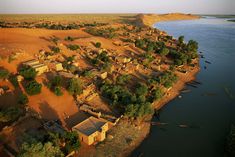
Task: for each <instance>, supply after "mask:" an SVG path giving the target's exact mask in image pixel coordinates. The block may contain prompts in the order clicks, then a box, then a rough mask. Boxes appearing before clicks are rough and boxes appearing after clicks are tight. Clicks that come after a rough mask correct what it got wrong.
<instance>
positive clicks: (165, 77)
mask: <svg viewBox="0 0 235 157" xmlns="http://www.w3.org/2000/svg"><path fill="white" fill-rule="evenodd" d="M177 80H178V77H177V76H176V75H175V74H174V73H173V72H171V71H166V72H164V73H162V74H161V75H160V76H158V77H156V78H153V80H152V83H158V84H159V85H163V86H164V87H166V88H170V87H172V86H173V84H174V83H175V82H176V81H177Z"/></svg>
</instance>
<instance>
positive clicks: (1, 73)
mask: <svg viewBox="0 0 235 157" xmlns="http://www.w3.org/2000/svg"><path fill="white" fill-rule="evenodd" d="M8 77H9V71H8V70H6V69H0V79H7V78H8Z"/></svg>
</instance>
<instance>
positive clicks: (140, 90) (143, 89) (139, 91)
mask: <svg viewBox="0 0 235 157" xmlns="http://www.w3.org/2000/svg"><path fill="white" fill-rule="evenodd" d="M135 94H136V95H138V96H141V95H143V96H146V95H147V94H148V87H147V85H146V84H143V83H139V84H137V87H136V89H135Z"/></svg>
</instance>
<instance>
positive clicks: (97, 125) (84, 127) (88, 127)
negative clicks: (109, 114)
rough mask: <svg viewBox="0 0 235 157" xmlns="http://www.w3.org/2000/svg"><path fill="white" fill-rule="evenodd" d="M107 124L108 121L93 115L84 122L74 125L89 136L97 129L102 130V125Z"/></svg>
mask: <svg viewBox="0 0 235 157" xmlns="http://www.w3.org/2000/svg"><path fill="white" fill-rule="evenodd" d="M105 124H106V122H104V121H102V120H100V119H98V118H95V117H92V116H91V117H89V118H87V119H86V120H84V121H83V122H81V123H79V124H77V125H76V126H74V127H73V129H75V130H78V131H80V132H82V133H83V134H85V135H87V136H89V135H91V134H93V133H94V132H96V131H101V127H102V126H104V125H105Z"/></svg>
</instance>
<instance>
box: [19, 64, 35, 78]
mask: <svg viewBox="0 0 235 157" xmlns="http://www.w3.org/2000/svg"><path fill="white" fill-rule="evenodd" d="M20 75H22V76H23V77H24V78H25V79H26V80H33V79H35V77H36V75H37V72H36V71H35V69H33V68H31V67H28V66H23V67H22V68H20Z"/></svg>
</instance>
